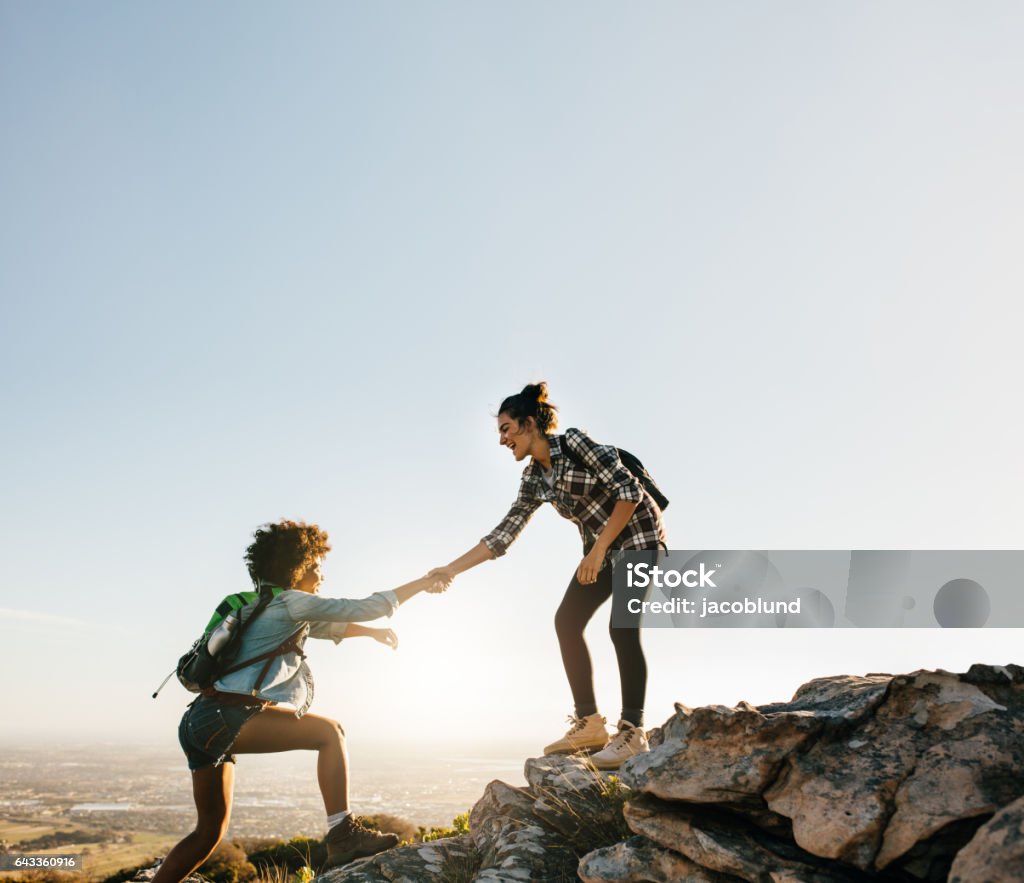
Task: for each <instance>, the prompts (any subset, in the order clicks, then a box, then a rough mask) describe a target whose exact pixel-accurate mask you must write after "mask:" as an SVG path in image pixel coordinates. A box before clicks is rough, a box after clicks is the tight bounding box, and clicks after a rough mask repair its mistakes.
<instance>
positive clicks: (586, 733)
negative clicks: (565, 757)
mask: <svg viewBox="0 0 1024 883" xmlns="http://www.w3.org/2000/svg"><path fill="white" fill-rule="evenodd" d="M569 723H571V724H572V726H571V727H569V730H568V732H566V734H565V735H564V736H562V738H561V739H559V740H558V741H557V742H552V743H551V744H550V745H548V747H547V748H545V749H544V753H545V754H573V753H574V752H576V751H593V750H594V749H597V748H604V746H605V745H606V744H608V731H607V730H605V728H604V725H605V724H606V723H607V721H606V720H605V719H604V718H603V717H601V715H599V714H588V715H587V716H586V717H576V715H574V714H571V715H569Z"/></svg>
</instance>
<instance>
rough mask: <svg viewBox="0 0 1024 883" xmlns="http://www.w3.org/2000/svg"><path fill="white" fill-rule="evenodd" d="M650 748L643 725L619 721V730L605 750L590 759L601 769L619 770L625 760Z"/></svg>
mask: <svg viewBox="0 0 1024 883" xmlns="http://www.w3.org/2000/svg"><path fill="white" fill-rule="evenodd" d="M650 750H651V746H650V745H649V744H648V743H647V734H646V733H644V731H643V728H642V727H636V726H633V724H631V723H630V722H629V721H619V731H618V732H617V733H616V734H615V735H614V736H612V738H611V741H610V742H609V743H608V744H607V745H606V746H605V748H604V750H602V751H598V752H597V754H594V755H592V756H591V758H590V760H591V762H592V763H593V764H594V766H596V767H597V768H598V769H599V770H617V769H618V768H619V767H620V766H621V765H622V764H623V762H624V761H627V760H629V759H630V758H631V757H635V756H636V755H638V754H643V753H644V752H645V751H650Z"/></svg>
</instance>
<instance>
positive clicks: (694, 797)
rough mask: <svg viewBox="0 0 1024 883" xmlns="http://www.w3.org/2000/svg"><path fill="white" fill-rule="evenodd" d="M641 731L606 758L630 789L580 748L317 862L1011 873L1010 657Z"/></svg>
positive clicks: (1015, 741) (769, 875)
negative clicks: (401, 841)
mask: <svg viewBox="0 0 1024 883" xmlns="http://www.w3.org/2000/svg"><path fill="white" fill-rule="evenodd" d="M650 741H651V745H652V749H651V751H650V752H649V753H648V754H645V755H641V756H640V757H637V758H634V759H632V760H630V761H629V762H628V763H626V764H625V765H624V767H623V769H622V770H621V772H620V774H619V776H620V778H621V782H622V783H624V784H625V785H626V786H628V788H629V789H632V790H631V793H629V794H625V793H624V792H623V789H622V786H621V785H620V783H619V781H618V780H617V779H616V778H615V777H608V776H607V775H602V774H600V773H598V772H597V771H596V770H594V769H593V768H592V767H590V766H589V765H588V764H587V763H586V761H585V760H582V759H579V758H570V757H553V758H538V759H532V760H529V761H527V763H526V779H527V783H528V785H527V787H526V788H514V787H512V786H510V785H506V784H504V783H502V782H492V783H491V784H490V785H488V786H487V789H486V791H485V793H484V796H483V797H482V798H481V800H480V801H479V802H478V803H477V805H476V806H475V807H474V808H473V810H472V813H471V815H470V833H469V834H467V835H464V836H463V837H460V838H456V839H453V840H449V841H438V842H436V843H433V844H428V845H422V844H421V845H418V846H408V847H404V848H400V849H396V850H392V851H391V852H390V853H387V854H385V855H382V856H377V857H375V858H373V859H370V860H364V861H363V862H357V863H354V864H353V865H350V866H348V867H346V868H344V869H340V870H337V871H334V872H331V873H329V874H326V875H324V877H325V879H327V880H329V883H342V881H350V880H367V881H369V880H374V881H378V880H391V881H394V880H432V879H449V880H458V879H463V880H472V879H476V880H509V881H511V880H566V879H574V878H576V877H577V874H578V878H579V879H582V880H585V881H589V883H611V881H651V883H660V881H669V880H679V881H694V883H725V881H738V880H745V881H750V883H768V881H776V883H781V881H791V883H803V881H806V883H856V881H866V880H892V881H902V883H913V881H940V880H946V879H947V877H948V879H949V880H950V881H954V883H973V881H978V883H981V881H1003V880H1006V881H1010V880H1017V881H1019V880H1024V669H1022V668H1021V667H1019V666H1016V665H1010V666H986V665H975V666H972V668H971V669H970V671H968V672H966V673H963V674H952V673H950V672H946V671H941V670H940V671H918V672H914V673H913V674H909V675H899V676H892V675H882V674H878V675H868V676H866V677H852V676H840V677H833V678H820V679H818V680H814V681H811V682H809V683H807V684H805V685H804V686H802V687H801V688H800V689H799V690H798V691H797V692H796V694H795V695H794V696H793V698H792V700H790V701H789V702H784V703H774V704H771V705H762V706H759V707H754V706H752V705H749V704H747V703H740V704H739V705H738V706H736V707H734V708H729V707H725V706H707V707H704V708H697V709H691V708H687V707H686V706H683V705H677V706H676V712H675V714H674V715H673V716H672V717H671V718H670V719H669V720H668V721H667V722H666V723H665V724H664V725H663V726H662V727H660V728H658V729H657V730H655V731H653V732H652V733H651V734H650ZM626 796H628V797H629V798H630V799H629V800H628V802H626V803H625V804H624V798H625V797H626ZM626 826H628V828H627V827H626ZM631 834H632V836H630V835H631ZM417 875H418V876H417Z"/></svg>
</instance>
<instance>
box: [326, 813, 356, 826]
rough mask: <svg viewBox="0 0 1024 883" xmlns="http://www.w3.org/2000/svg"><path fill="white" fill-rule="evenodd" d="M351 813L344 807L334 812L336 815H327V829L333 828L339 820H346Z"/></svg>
mask: <svg viewBox="0 0 1024 883" xmlns="http://www.w3.org/2000/svg"><path fill="white" fill-rule="evenodd" d="M349 815H351V813H350V812H349V810H347V809H343V810H342V811H341V812H336V813H334V815H330V816H328V817H327V830H328V831H330V830H331V828H333V827H334V826H335V825H337V824H338V822H343V821H345V818H346V817H347V816H349Z"/></svg>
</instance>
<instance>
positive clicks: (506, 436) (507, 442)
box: [498, 412, 537, 462]
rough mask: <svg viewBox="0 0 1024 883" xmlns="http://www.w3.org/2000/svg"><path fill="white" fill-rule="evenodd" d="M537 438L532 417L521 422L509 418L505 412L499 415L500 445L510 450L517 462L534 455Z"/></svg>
mask: <svg viewBox="0 0 1024 883" xmlns="http://www.w3.org/2000/svg"><path fill="white" fill-rule="evenodd" d="M536 438H537V429H536V427H535V426H534V424H533V418H532V417H527V418H526V419H525V420H523V421H519V420H515V419H513V418H512V417H509V416H508V414H507V413H505V412H502V413H501V414H499V415H498V444H500V445H503V446H504V447H506V448H510V449H511V450H512V455H513V456H514V457H515V458H516V462H519V461H520V460H523V459H525V458H526V457H528V456H530V454H532V453H533V443H534V440H535V439H536Z"/></svg>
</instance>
